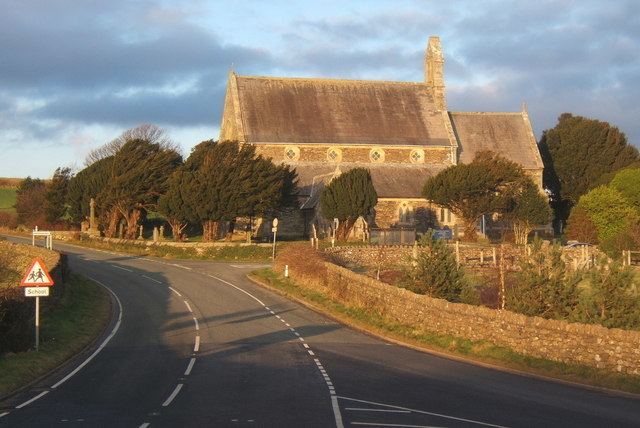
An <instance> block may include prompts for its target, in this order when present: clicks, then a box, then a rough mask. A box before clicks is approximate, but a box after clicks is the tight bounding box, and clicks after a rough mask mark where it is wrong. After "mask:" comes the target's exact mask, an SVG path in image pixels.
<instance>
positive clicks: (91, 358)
mask: <svg viewBox="0 0 640 428" xmlns="http://www.w3.org/2000/svg"><path fill="white" fill-rule="evenodd" d="M87 278H89V279H90V280H91V281H93V282H95V283H97V284H99V285H101V286H102V287H104V288H105V289H106V290H107V291H108V292H109V293H111V295H112V296H113V297H115V299H116V303H118V321H117V322H116V325H114V326H113V330H111V333H109V336H107V338H106V339H104V341H103V342H102V343H101V344H100V346H98V349H96V350H95V351H93V353H92V354H91V355H89V357H88V358H87V359H86V360H84V361H83V362H82V363H81V364H80V365H79V366H78V367H76V368H75V369H74V370H73V371H72V372H71V373H69V374H68V375H66V376H65V377H63V378H62V379H60V380H59V381H58V382H57V383H56V384H54V385H53V386H52V387H51V389H56V388H57V387H59V386H60V385H62V384H63V383H65V382H66V381H68V380H69V379H71V377H72V376H74V375H75V374H76V373H78V372H79V371H80V370H81V369H82V368H83V367H84V366H86V365H87V364H89V361H91V360H93V358H94V357H95V356H96V355H98V353H99V352H100V351H102V349H104V347H105V346H107V343H109V341H110V340H111V339H112V338H113V336H115V335H116V333H117V332H118V329H119V328H120V324H121V323H122V312H123V311H122V303H121V302H120V299H119V298H118V296H116V294H115V293H114V292H113V291H112V290H111V289H110V288H109V287H107V286H106V285H104V284H103V283H101V282H100V281H98V280H97V279H94V278H91V277H90V276H88V277H87Z"/></svg>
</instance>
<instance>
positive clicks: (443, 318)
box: [325, 263, 640, 375]
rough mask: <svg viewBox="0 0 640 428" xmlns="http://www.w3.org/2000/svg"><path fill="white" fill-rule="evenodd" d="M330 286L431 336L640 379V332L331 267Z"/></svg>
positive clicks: (345, 298) (334, 291)
mask: <svg viewBox="0 0 640 428" xmlns="http://www.w3.org/2000/svg"><path fill="white" fill-rule="evenodd" d="M326 266H327V277H326V281H325V283H326V284H327V287H328V288H329V291H330V292H331V294H332V295H333V296H334V297H335V298H338V299H340V300H342V301H344V302H347V303H349V304H353V305H356V306H359V307H362V308H365V309H368V310H372V311H376V312H378V313H380V314H382V315H384V316H387V317H389V318H391V319H394V320H396V321H397V322H400V323H403V324H409V325H413V326H416V327H418V328H420V329H422V330H423V331H425V332H433V333H437V334H445V335H451V336H456V337H460V338H465V339H471V340H475V341H488V342H491V343H494V344H496V345H498V346H503V347H506V348H510V349H512V350H514V351H516V352H519V353H521V354H524V355H529V356H533V357H539V358H546V359H549V360H553V361H559V362H563V363H569V364H582V365H586V366H590V367H596V368H602V369H607V370H612V371H617V372H621V373H625V374H634V375H640V332H638V331H625V330H620V329H607V328H605V327H601V326H598V325H589V324H577V323H568V322H564V321H556V320H547V319H543V318H539V317H527V316H524V315H520V314H516V313H513V312H509V311H497V310H493V309H488V308H485V307H481V306H471V305H465V304H462V303H450V302H447V301H446V300H441V299H433V298H430V297H427V296H424V295H418V294H414V293H412V292H410V291H408V290H405V289H402V288H398V287H395V286H391V285H388V284H385V283H382V282H380V281H376V280H375V279H372V278H369V277H366V276H362V275H358V274H356V273H354V272H351V271H349V270H347V269H344V268H341V267H339V266H336V265H333V264H331V263H327V264H326Z"/></svg>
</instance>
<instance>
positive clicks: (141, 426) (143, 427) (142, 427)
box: [138, 422, 151, 428]
mask: <svg viewBox="0 0 640 428" xmlns="http://www.w3.org/2000/svg"><path fill="white" fill-rule="evenodd" d="M149 425H151V424H150V423H149V422H145V423H143V424H142V425H140V426H139V427H138V428H147V427H148V426H149Z"/></svg>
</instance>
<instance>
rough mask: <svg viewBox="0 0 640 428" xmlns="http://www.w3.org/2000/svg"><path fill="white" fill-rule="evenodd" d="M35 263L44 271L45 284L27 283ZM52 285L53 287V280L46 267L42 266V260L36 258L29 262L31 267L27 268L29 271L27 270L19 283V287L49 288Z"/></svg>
mask: <svg viewBox="0 0 640 428" xmlns="http://www.w3.org/2000/svg"><path fill="white" fill-rule="evenodd" d="M36 263H39V264H40V267H41V268H42V269H43V270H44V275H45V276H46V277H47V282H38V283H37V284H34V283H32V282H27V277H28V276H29V272H31V270H32V269H33V267H34V266H35V265H36ZM52 285H54V282H53V278H51V275H50V274H49V270H48V269H47V266H46V265H45V264H44V262H43V261H42V259H40V258H39V257H36V258H35V259H33V262H31V265H30V266H29V269H27V272H26V273H25V274H24V277H23V278H22V281H20V287H51V286H52Z"/></svg>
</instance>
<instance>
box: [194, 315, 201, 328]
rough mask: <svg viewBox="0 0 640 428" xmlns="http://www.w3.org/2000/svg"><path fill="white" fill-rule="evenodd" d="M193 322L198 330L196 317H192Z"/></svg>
mask: <svg viewBox="0 0 640 428" xmlns="http://www.w3.org/2000/svg"><path fill="white" fill-rule="evenodd" d="M193 323H194V324H195V325H196V330H200V325H199V324H198V319H197V318H196V317H193Z"/></svg>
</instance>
